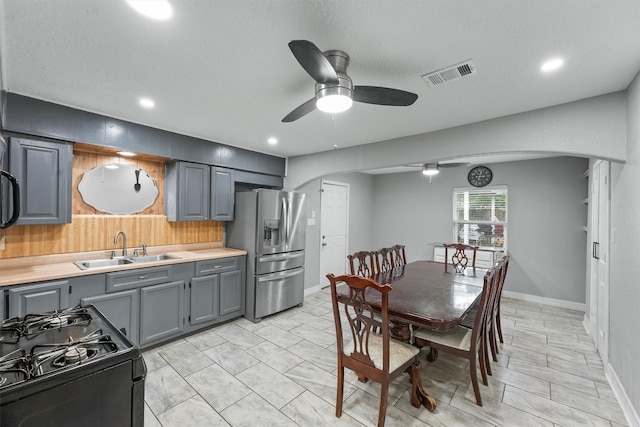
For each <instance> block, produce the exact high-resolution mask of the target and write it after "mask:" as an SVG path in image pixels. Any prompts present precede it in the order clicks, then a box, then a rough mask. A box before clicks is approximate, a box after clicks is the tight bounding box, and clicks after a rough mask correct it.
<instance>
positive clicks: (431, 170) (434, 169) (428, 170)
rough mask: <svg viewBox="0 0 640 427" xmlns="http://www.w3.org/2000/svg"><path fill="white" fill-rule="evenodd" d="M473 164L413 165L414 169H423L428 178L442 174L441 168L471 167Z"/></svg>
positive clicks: (435, 163) (434, 163) (438, 163)
mask: <svg viewBox="0 0 640 427" xmlns="http://www.w3.org/2000/svg"><path fill="white" fill-rule="evenodd" d="M469 165H471V163H469V162H452V163H440V162H431V163H423V164H422V165H419V166H417V165H411V166H413V167H421V168H422V173H423V174H424V175H427V176H433V175H437V174H438V173H439V172H440V168H459V167H462V166H469Z"/></svg>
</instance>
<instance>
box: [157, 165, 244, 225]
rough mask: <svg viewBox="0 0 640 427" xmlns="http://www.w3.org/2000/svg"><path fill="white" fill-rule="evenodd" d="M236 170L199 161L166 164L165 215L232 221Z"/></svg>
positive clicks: (187, 218) (168, 217)
mask: <svg viewBox="0 0 640 427" xmlns="http://www.w3.org/2000/svg"><path fill="white" fill-rule="evenodd" d="M234 190H235V180H234V171H233V169H227V168H220V167H210V166H209V165H203V164H200V163H190V162H168V163H167V164H166V166H165V197H164V201H165V215H166V216H167V219H168V220H169V221H205V220H214V221H232V220H233V206H234Z"/></svg>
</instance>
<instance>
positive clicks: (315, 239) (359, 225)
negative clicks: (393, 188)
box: [298, 173, 374, 288]
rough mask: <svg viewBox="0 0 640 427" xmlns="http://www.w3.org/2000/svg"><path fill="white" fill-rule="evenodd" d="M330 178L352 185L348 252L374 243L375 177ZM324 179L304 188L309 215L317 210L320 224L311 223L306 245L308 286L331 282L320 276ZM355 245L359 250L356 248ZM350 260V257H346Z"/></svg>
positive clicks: (350, 189)
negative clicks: (372, 220) (322, 185)
mask: <svg viewBox="0 0 640 427" xmlns="http://www.w3.org/2000/svg"><path fill="white" fill-rule="evenodd" d="M324 179H326V180H328V181H337V182H342V183H345V184H349V200H350V203H349V241H348V243H347V245H348V251H349V252H355V251H356V250H358V249H357V248H367V247H370V246H371V233H370V230H371V220H370V216H371V211H372V208H373V205H372V203H373V201H372V200H373V195H374V186H373V184H374V177H373V176H371V175H366V174H362V173H351V174H343V175H331V176H328V177H325V178H324ZM321 184H322V180H321V179H316V180H314V181H312V182H310V183H308V184H306V185H304V186H303V187H301V188H300V189H298V191H302V192H305V193H306V195H307V196H306V200H307V218H311V216H312V214H313V211H315V216H316V224H315V225H312V226H307V234H306V246H305V259H306V262H305V275H304V279H305V280H304V282H305V288H312V287H315V286H318V285H319V284H321V285H322V286H325V285H327V284H328V283H325V281H326V279H325V278H323V277H320V276H321V275H320V231H321V221H322V218H320V188H321ZM354 248H355V249H354ZM345 262H346V260H345Z"/></svg>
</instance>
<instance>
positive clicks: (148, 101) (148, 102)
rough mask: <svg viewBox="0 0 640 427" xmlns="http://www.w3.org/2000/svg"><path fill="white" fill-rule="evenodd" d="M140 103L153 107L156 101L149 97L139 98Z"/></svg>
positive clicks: (145, 106)
mask: <svg viewBox="0 0 640 427" xmlns="http://www.w3.org/2000/svg"><path fill="white" fill-rule="evenodd" d="M139 102H140V105H142V106H143V107H144V108H153V107H155V106H156V103H155V102H153V99H149V98H140V101H139Z"/></svg>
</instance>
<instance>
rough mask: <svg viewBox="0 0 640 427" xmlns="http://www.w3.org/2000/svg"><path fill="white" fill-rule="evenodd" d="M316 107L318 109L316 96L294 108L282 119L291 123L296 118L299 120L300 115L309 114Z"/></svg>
mask: <svg viewBox="0 0 640 427" xmlns="http://www.w3.org/2000/svg"><path fill="white" fill-rule="evenodd" d="M315 109H316V98H315V97H313V98H311V99H310V100H308V101H307V102H305V103H304V104H302V105H300V106H298V107H297V108H296V109H294V110H293V111H292V112H290V113H289V114H287V115H286V117H285V118H284V119H282V121H283V122H285V123H289V122H292V121H294V120H298V119H299V118H300V117H302V116H305V115H307V114H309V113H310V112H312V111H313V110H315Z"/></svg>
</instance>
